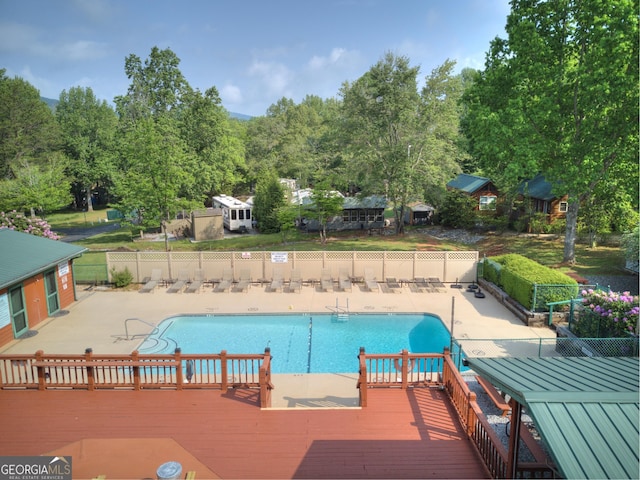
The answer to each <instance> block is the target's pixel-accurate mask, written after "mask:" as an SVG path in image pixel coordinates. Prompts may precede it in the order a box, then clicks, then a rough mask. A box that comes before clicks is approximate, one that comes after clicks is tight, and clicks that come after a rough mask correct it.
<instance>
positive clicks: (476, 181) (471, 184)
mask: <svg viewBox="0 0 640 480" xmlns="http://www.w3.org/2000/svg"><path fill="white" fill-rule="evenodd" d="M488 183H491V180H489V179H488V178H484V177H478V176H477V175H469V174H468V173H461V174H459V175H458V176H457V177H456V178H454V179H453V180H451V181H450V182H449V183H447V187H449V188H455V189H456V190H461V191H463V192H465V193H474V192H477V191H478V190H480V189H481V188H482V187H484V186H485V185H487V184H488Z"/></svg>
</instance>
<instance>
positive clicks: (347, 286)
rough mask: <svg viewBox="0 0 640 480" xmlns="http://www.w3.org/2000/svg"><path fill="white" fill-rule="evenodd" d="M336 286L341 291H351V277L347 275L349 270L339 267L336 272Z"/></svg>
mask: <svg viewBox="0 0 640 480" xmlns="http://www.w3.org/2000/svg"><path fill="white" fill-rule="evenodd" d="M338 286H339V287H340V290H342V291H343V292H350V291H351V278H350V277H349V271H348V270H347V269H346V268H341V269H340V273H339V274H338Z"/></svg>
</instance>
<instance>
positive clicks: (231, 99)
mask: <svg viewBox="0 0 640 480" xmlns="http://www.w3.org/2000/svg"><path fill="white" fill-rule="evenodd" d="M220 97H221V98H222V100H223V102H224V103H226V104H236V103H241V102H242V100H243V98H242V91H241V90H240V87H238V86H236V85H231V84H226V85H225V86H224V87H222V89H221V90H220Z"/></svg>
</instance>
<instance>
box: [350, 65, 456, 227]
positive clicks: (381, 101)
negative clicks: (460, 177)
mask: <svg viewBox="0 0 640 480" xmlns="http://www.w3.org/2000/svg"><path fill="white" fill-rule="evenodd" d="M454 65H455V64H454V63H453V62H451V61H447V62H445V64H443V65H442V66H441V67H439V68H437V69H435V70H434V71H433V72H432V74H431V75H430V76H429V77H427V78H426V83H425V87H424V88H423V89H422V92H421V94H420V95H419V94H418V90H417V75H418V72H419V69H418V67H411V66H410V65H409V59H408V58H407V57H398V56H395V55H393V54H391V53H387V54H386V55H385V56H384V57H383V58H382V59H381V60H380V61H379V62H378V63H376V64H375V65H374V66H373V67H371V69H370V70H369V71H368V72H366V73H365V74H364V75H363V76H362V77H360V78H359V79H358V80H356V81H355V82H354V83H353V84H345V85H343V87H342V90H341V93H342V97H343V101H344V109H343V115H344V130H345V132H347V135H348V136H349V150H350V154H351V157H352V159H353V160H352V161H351V162H350V170H351V171H352V172H358V174H359V176H358V178H357V179H356V183H357V184H358V185H359V186H361V187H362V190H363V191H364V192H365V193H378V194H379V193H384V194H385V195H386V196H387V198H388V200H389V201H390V203H391V204H392V205H393V207H394V216H395V228H396V233H402V232H403V229H404V211H405V208H406V205H407V204H408V203H409V202H410V201H412V200H416V199H422V198H421V197H423V192H424V191H425V190H426V191H428V190H430V189H431V188H433V187H434V186H437V187H439V188H441V189H442V188H444V185H445V184H446V182H447V181H448V180H449V179H450V178H451V177H452V176H453V175H455V173H457V172H459V170H460V168H459V166H458V163H457V161H458V160H460V159H462V158H464V153H463V149H462V146H463V142H462V138H461V136H460V133H459V126H458V124H459V117H460V107H459V105H458V101H459V99H460V97H461V95H462V88H463V83H462V81H461V79H459V78H456V77H453V76H452V69H453V67H454Z"/></svg>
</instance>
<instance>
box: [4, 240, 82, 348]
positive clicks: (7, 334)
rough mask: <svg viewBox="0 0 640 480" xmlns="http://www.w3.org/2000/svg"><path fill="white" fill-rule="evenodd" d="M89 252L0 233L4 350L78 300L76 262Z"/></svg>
mask: <svg viewBox="0 0 640 480" xmlns="http://www.w3.org/2000/svg"><path fill="white" fill-rule="evenodd" d="M85 251H86V248H83V247H78V246H75V245H71V244H68V243H64V242H61V241H58V240H50V239H48V238H44V237H38V236H36V235H30V234H27V233H23V232H17V231H15V230H11V229H8V228H3V229H0V346H2V345H6V344H7V343H9V342H11V341H12V340H14V339H16V338H20V336H21V335H25V334H26V333H27V332H28V331H29V329H30V328H32V327H34V326H36V325H38V324H39V323H41V322H43V321H44V320H46V319H47V318H49V317H51V316H53V315H56V314H60V313H61V312H62V310H63V309H64V308H65V307H68V306H69V305H71V304H72V303H73V302H74V301H75V300H76V288H75V280H74V278H73V268H72V267H73V259H74V258H77V257H79V256H81V255H82V253H83V252H85Z"/></svg>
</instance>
